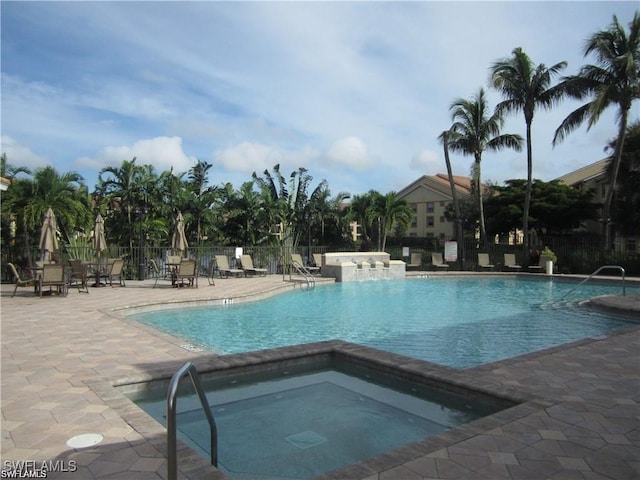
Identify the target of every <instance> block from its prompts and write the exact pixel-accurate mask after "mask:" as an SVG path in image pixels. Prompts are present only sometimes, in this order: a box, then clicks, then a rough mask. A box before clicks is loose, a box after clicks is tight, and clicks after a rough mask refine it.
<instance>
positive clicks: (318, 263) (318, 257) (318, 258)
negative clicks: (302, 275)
mask: <svg viewBox="0 0 640 480" xmlns="http://www.w3.org/2000/svg"><path fill="white" fill-rule="evenodd" d="M311 256H312V257H313V263H314V265H315V266H316V267H318V271H319V272H322V254H321V253H314V254H312V255H311Z"/></svg>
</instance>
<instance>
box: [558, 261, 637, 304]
mask: <svg viewBox="0 0 640 480" xmlns="http://www.w3.org/2000/svg"><path fill="white" fill-rule="evenodd" d="M612 268H615V269H616V270H620V272H622V296H623V297H624V296H626V294H627V289H626V285H625V280H624V273H625V272H624V268H622V267H621V266H620V265H603V266H601V267H599V268H598V269H597V270H596V271H595V272H593V273H592V274H591V275H589V276H588V277H587V278H585V279H584V280H583V281H581V282H580V283H579V284H578V285H576V286H575V287H574V288H572V289H571V290H569V291H568V292H567V293H565V294H564V295H563V296H562V298H563V299H564V298H565V297H566V296H568V295H569V294H570V293H572V292H574V291H575V290H577V289H578V288H580V286H581V285H582V284H584V283H587V282H588V281H589V280H591V278H593V277H594V276H595V275H597V274H598V273H600V272H601V271H602V270H607V269H612Z"/></svg>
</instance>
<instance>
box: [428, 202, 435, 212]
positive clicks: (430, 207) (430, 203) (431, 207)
mask: <svg viewBox="0 0 640 480" xmlns="http://www.w3.org/2000/svg"><path fill="white" fill-rule="evenodd" d="M434 208H435V204H434V203H433V202H427V213H433V209H434Z"/></svg>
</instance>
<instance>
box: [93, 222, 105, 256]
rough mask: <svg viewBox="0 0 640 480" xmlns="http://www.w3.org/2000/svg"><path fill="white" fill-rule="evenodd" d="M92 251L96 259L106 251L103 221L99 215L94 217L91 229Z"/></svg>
mask: <svg viewBox="0 0 640 480" xmlns="http://www.w3.org/2000/svg"><path fill="white" fill-rule="evenodd" d="M93 249H94V250H95V251H96V256H98V257H99V256H100V254H101V253H102V252H104V251H105V250H106V249H107V240H106V239H105V237H104V220H103V219H102V215H100V214H98V216H97V217H96V224H95V226H94V227H93Z"/></svg>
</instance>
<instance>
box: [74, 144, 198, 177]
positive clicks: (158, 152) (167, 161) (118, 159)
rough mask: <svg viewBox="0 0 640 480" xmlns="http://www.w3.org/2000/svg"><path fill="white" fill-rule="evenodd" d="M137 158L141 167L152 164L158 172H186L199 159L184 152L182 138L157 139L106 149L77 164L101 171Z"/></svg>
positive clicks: (80, 160)
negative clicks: (172, 170) (171, 170)
mask: <svg viewBox="0 0 640 480" xmlns="http://www.w3.org/2000/svg"><path fill="white" fill-rule="evenodd" d="M133 157H136V159H137V160H136V161H137V163H138V164H139V165H146V164H151V165H153V166H154V167H155V168H156V171H157V172H162V171H164V170H170V169H171V167H173V169H174V170H175V171H176V172H186V171H187V170H189V168H191V167H192V166H193V165H194V164H195V163H196V162H197V160H198V159H197V158H196V157H192V156H189V155H187V154H185V153H184V151H183V150H182V138H180V137H156V138H151V139H144V140H138V141H137V142H135V143H134V144H133V145H131V146H118V147H113V146H109V147H105V148H103V149H102V150H101V151H100V152H99V153H98V154H97V155H96V156H94V157H82V158H79V159H78V160H76V164H77V165H79V166H82V167H90V168H94V169H97V170H100V169H102V168H104V167H106V166H119V165H120V164H122V161H123V160H131V159H132V158H133Z"/></svg>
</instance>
